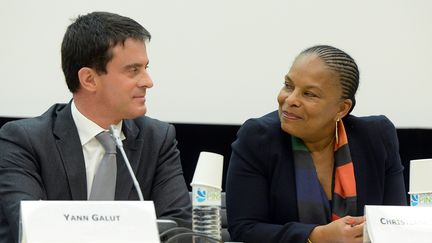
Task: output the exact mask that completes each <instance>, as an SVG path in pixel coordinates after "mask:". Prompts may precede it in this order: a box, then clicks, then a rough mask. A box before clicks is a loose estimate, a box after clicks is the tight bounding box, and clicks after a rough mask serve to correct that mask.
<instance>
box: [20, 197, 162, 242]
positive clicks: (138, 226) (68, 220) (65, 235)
mask: <svg viewBox="0 0 432 243" xmlns="http://www.w3.org/2000/svg"><path fill="white" fill-rule="evenodd" d="M20 217H21V218H20V219H21V225H20V241H19V242H21V243H54V242H56V243H58V242H62V243H77V242H79V243H90V242H92V243H98V242H104V243H114V242H115V243H118V242H140V243H143V242H148V243H159V242H160V241H159V233H158V229H157V224H156V214H155V209H154V205H153V202H152V201H144V202H143V201H22V202H21V215H20Z"/></svg>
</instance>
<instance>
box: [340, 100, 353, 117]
mask: <svg viewBox="0 0 432 243" xmlns="http://www.w3.org/2000/svg"><path fill="white" fill-rule="evenodd" d="M352 104H353V103H352V100H351V99H345V100H344V101H342V103H341V105H340V109H339V112H338V116H337V117H338V118H340V119H342V118H343V117H345V116H346V115H347V114H348V112H349V110H350V109H351V106H352Z"/></svg>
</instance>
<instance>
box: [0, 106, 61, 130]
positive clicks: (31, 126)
mask: <svg viewBox="0 0 432 243" xmlns="http://www.w3.org/2000/svg"><path fill="white" fill-rule="evenodd" d="M67 107H68V105H67V104H54V105H52V106H51V107H50V108H48V110H46V111H45V112H44V113H43V114H42V115H40V116H36V117H31V118H22V119H17V120H14V121H10V122H7V123H5V124H4V125H3V126H2V128H1V129H0V130H4V129H15V128H18V127H20V128H23V129H25V130H26V131H44V130H45V129H46V128H52V124H53V122H54V120H55V119H56V118H57V116H58V115H59V113H61V112H63V111H65V109H66V108H67Z"/></svg>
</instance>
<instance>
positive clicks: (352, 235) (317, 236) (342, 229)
mask: <svg viewBox="0 0 432 243" xmlns="http://www.w3.org/2000/svg"><path fill="white" fill-rule="evenodd" d="M364 222H365V218H364V217H363V216H361V217H352V216H345V217H343V218H340V219H338V220H335V221H333V222H331V223H329V224H327V225H320V226H317V227H315V228H314V229H313V230H312V232H311V234H310V235H309V239H310V240H311V241H312V242H313V243H320V242H323V243H324V242H343V243H348V242H355V243H357V242H359V243H361V242H363V225H364Z"/></svg>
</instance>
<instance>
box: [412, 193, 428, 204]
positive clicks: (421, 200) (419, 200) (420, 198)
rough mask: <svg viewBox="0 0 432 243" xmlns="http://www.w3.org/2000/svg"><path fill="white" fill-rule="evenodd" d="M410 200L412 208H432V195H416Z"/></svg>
mask: <svg viewBox="0 0 432 243" xmlns="http://www.w3.org/2000/svg"><path fill="white" fill-rule="evenodd" d="M410 199H411V206H429V207H431V206H432V193H414V194H411V195H410Z"/></svg>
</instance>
